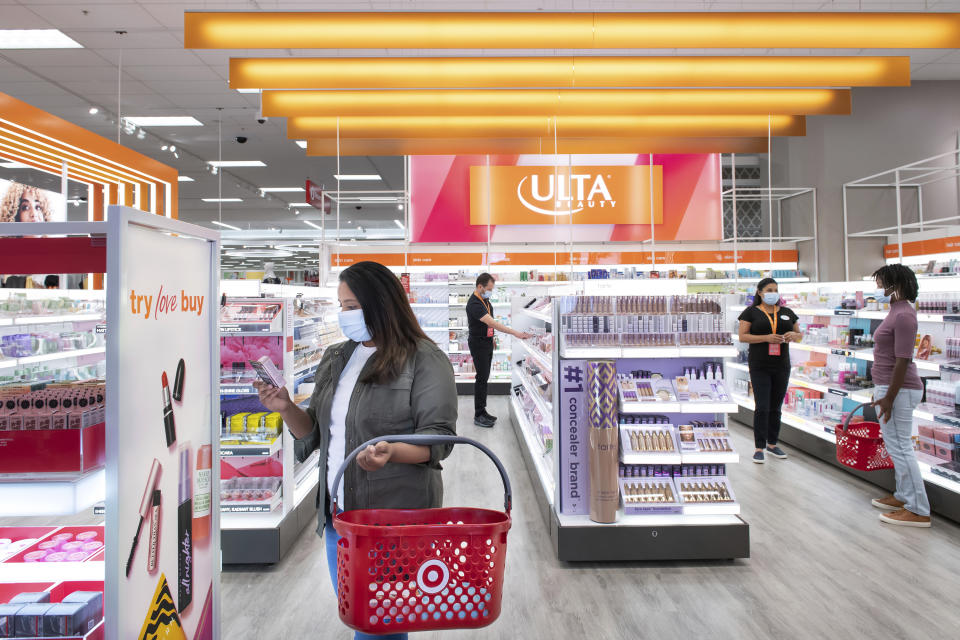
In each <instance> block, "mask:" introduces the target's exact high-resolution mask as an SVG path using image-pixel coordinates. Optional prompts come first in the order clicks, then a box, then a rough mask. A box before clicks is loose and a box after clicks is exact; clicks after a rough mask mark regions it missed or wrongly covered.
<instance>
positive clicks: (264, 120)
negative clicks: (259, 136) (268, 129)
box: [257, 117, 267, 124]
mask: <svg viewBox="0 0 960 640" xmlns="http://www.w3.org/2000/svg"><path fill="white" fill-rule="evenodd" d="M266 121H267V118H264V117H260V118H257V122H259V123H260V124H263V123H264V122H266Z"/></svg>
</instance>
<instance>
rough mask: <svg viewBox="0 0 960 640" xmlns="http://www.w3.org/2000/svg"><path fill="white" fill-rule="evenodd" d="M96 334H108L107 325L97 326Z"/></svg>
mask: <svg viewBox="0 0 960 640" xmlns="http://www.w3.org/2000/svg"><path fill="white" fill-rule="evenodd" d="M96 332H97V333H101V334H102V333H106V332H107V325H105V324H98V325H97V328H96Z"/></svg>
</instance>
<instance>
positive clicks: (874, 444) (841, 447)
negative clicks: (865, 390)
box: [835, 402, 893, 471]
mask: <svg viewBox="0 0 960 640" xmlns="http://www.w3.org/2000/svg"><path fill="white" fill-rule="evenodd" d="M872 404H873V403H872V402H865V403H863V404H859V405H857V406H856V407H854V408H853V411H851V412H850V413H848V414H847V417H846V418H845V419H844V421H843V424H841V425H837V428H836V430H835V431H836V436H837V462H839V463H840V464H842V465H844V466H847V467H850V468H851V469H858V470H860V471H877V470H879V469H892V468H893V460H891V459H890V456H889V455H888V454H887V447H886V445H885V444H884V443H883V436H882V435H881V433H880V423H879V422H857V423H854V424H850V419H851V418H853V414H854V413H856V412H857V411H858V410H859V409H862V408H864V407H867V406H870V405H872Z"/></svg>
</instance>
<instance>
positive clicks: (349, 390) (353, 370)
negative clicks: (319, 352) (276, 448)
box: [327, 344, 377, 509]
mask: <svg viewBox="0 0 960 640" xmlns="http://www.w3.org/2000/svg"><path fill="white" fill-rule="evenodd" d="M376 350H377V348H376V347H365V346H363V344H358V345H357V348H356V350H354V352H353V355H351V356H350V360H349V361H348V362H347V366H346V367H344V368H343V372H342V373H341V374H340V380H339V381H338V382H337V390H336V392H334V394H333V407H332V408H331V409H330V448H329V449H327V491H328V492H332V491H333V480H334V478H335V477H336V476H337V470H338V469H340V465H341V464H343V459H344V458H345V457H346V449H347V410H349V408H350V397H351V396H353V389H354V387H356V386H357V379H359V378H360V372H361V371H363V367H364V365H365V364H367V360H369V359H370V356H372V355H373V354H374V352H375V351H376ZM337 493H338V495H337V505H338V506H339V507H340V508H341V509H343V508H344V500H343V479H342V478H341V479H340V489H339V491H338V492H337Z"/></svg>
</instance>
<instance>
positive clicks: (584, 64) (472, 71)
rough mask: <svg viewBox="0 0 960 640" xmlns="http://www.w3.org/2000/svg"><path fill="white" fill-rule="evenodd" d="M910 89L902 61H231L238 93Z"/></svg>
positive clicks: (740, 58)
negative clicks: (365, 90)
mask: <svg viewBox="0 0 960 640" xmlns="http://www.w3.org/2000/svg"><path fill="white" fill-rule="evenodd" d="M909 85H910V58H908V57H904V56H892V57H886V56H775V57H758V56H695V57H682V56H663V57H589V56H577V57H572V56H559V57H531V58H500V57H498V58H231V59H230V87H231V88H232V89H370V88H376V89H469V88H520V89H523V88H561V89H562V88H569V89H575V88H578V89H583V88H633V87H647V88H654V87H697V88H705V87H717V88H721V87H862V86H871V87H890V86H895V87H902V86H909Z"/></svg>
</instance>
